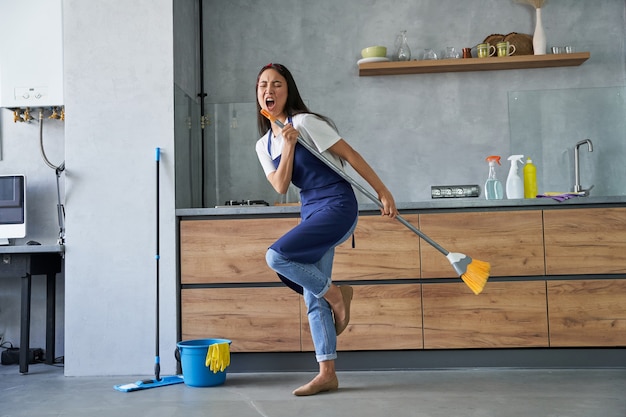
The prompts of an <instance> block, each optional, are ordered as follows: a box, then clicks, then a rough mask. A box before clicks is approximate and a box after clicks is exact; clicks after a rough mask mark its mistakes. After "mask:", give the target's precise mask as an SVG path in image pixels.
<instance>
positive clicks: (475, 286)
mask: <svg viewBox="0 0 626 417" xmlns="http://www.w3.org/2000/svg"><path fill="white" fill-rule="evenodd" d="M261 114H262V115H263V116H265V117H266V118H268V119H269V120H270V121H271V122H272V123H276V125H277V126H279V127H280V128H282V127H284V124H283V123H282V122H281V121H280V120H278V119H276V118H275V117H274V116H272V115H271V114H270V113H269V112H268V111H267V110H265V109H262V110H261ZM298 142H299V143H300V144H301V145H302V146H304V147H305V148H306V149H307V150H308V151H309V152H311V153H312V154H313V155H315V156H316V157H317V158H318V159H319V160H321V161H322V162H324V163H325V164H326V165H328V167H329V168H330V169H332V170H333V171H335V172H336V173H337V174H338V175H339V176H340V177H341V178H343V179H344V180H346V181H348V182H349V183H350V184H352V185H353V186H354V187H355V188H356V189H358V190H359V191H360V192H361V193H363V194H364V195H365V196H366V197H367V198H369V199H370V200H372V201H373V202H374V203H376V205H377V206H378V207H380V208H383V203H382V202H381V201H380V200H379V199H378V198H376V196H375V195H374V194H372V193H370V192H369V191H367V190H366V189H365V188H363V186H362V185H361V184H359V183H358V182H356V181H355V180H354V179H353V178H352V177H350V176H349V175H348V174H346V173H345V172H344V171H343V170H341V169H340V168H338V167H337V166H336V165H335V164H333V163H332V162H331V161H330V160H329V159H328V158H326V157H325V156H324V155H322V154H321V153H320V152H319V151H318V150H317V149H315V148H314V147H313V146H311V145H310V144H308V143H307V142H306V141H305V140H304V139H303V138H302V136H301V135H298ZM396 219H397V220H398V221H399V222H400V223H402V224H403V225H405V226H406V227H408V228H409V230H411V231H412V232H413V233H415V234H417V235H418V236H419V237H421V238H422V239H424V240H425V241H426V242H428V243H429V244H430V245H431V246H432V247H434V248H435V249H437V250H438V251H439V252H441V253H442V254H443V255H444V256H445V257H446V258H448V261H449V262H450V264H452V267H453V268H454V270H455V271H456V273H457V274H459V275H460V277H461V279H462V280H463V282H464V283H465V284H466V285H467V286H468V287H469V288H470V289H471V290H472V291H473V292H474V294H476V295H478V294H480V293H481V292H482V290H483V288H484V287H485V284H487V280H488V279H489V272H490V270H491V265H489V263H488V262H484V261H479V260H477V259H472V258H470V257H469V256H467V255H464V254H462V253H456V252H450V251H447V250H446V249H444V248H443V247H442V246H441V245H439V244H438V243H437V242H435V241H434V240H432V239H431V238H430V237H428V236H427V235H426V234H424V232H422V231H421V230H419V229H418V228H416V227H415V226H413V225H412V224H411V223H409V222H408V221H407V220H406V219H405V218H404V217H402V216H400V215H397V216H396Z"/></svg>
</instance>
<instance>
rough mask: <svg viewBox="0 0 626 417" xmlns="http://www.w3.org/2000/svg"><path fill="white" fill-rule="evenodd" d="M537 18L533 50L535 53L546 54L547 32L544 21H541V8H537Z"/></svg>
mask: <svg viewBox="0 0 626 417" xmlns="http://www.w3.org/2000/svg"><path fill="white" fill-rule="evenodd" d="M535 10H536V12H537V13H536V14H537V18H536V21H535V33H534V34H533V50H534V53H535V55H545V54H546V32H544V30H543V22H542V21H541V8H537V9H535Z"/></svg>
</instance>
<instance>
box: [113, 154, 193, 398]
mask: <svg viewBox="0 0 626 417" xmlns="http://www.w3.org/2000/svg"><path fill="white" fill-rule="evenodd" d="M160 159H161V148H156V256H155V259H156V343H155V345H156V354H155V358H154V379H144V380H141V381H137V382H131V383H130V384H124V385H115V386H114V387H113V388H115V389H116V390H118V391H121V392H131V391H139V390H144V389H150V388H156V387H162V386H165V385H174V384H180V383H182V382H184V380H183V376H182V375H171V376H164V377H161V359H160V357H159V257H160V256H159V251H160V247H159V235H160V233H159V161H160Z"/></svg>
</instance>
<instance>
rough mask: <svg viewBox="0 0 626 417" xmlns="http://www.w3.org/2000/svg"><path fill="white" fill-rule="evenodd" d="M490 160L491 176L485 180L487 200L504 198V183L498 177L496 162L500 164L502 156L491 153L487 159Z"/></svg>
mask: <svg viewBox="0 0 626 417" xmlns="http://www.w3.org/2000/svg"><path fill="white" fill-rule="evenodd" d="M485 160H486V161H487V162H489V177H487V181H486V182H485V198H486V199H487V200H502V197H503V196H504V194H503V193H502V183H501V182H500V181H498V179H497V178H496V162H497V163H498V165H501V164H500V157H499V156H498V155H491V156H488V157H487V158H486V159H485Z"/></svg>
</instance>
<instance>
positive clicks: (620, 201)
mask: <svg viewBox="0 0 626 417" xmlns="http://www.w3.org/2000/svg"><path fill="white" fill-rule="evenodd" d="M397 206H398V210H400V213H401V214H402V213H403V212H405V211H408V212H410V211H446V210H464V209H468V210H472V211H474V210H478V211H483V210H484V211H492V210H493V211H497V210H506V209H534V208H574V207H593V206H603V207H607V206H615V207H626V196H607V197H574V198H571V199H569V200H565V201H563V202H558V201H556V200H554V199H552V198H533V199H519V200H506V199H504V200H485V199H484V198H479V197H477V198H438V199H433V200H428V201H416V202H398V203H397ZM359 211H360V212H368V211H371V212H376V211H378V207H377V206H376V205H375V204H373V203H365V204H359ZM299 212H300V207H299V206H293V205H292V206H231V207H220V208H188V209H177V210H176V216H178V217H195V216H250V215H282V214H294V213H295V214H297V213H299Z"/></svg>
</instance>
